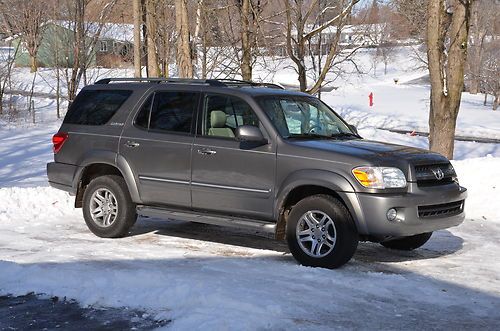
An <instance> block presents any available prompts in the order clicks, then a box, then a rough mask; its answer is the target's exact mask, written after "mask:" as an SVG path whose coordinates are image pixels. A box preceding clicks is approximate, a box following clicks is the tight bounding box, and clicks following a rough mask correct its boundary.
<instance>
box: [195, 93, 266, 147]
mask: <svg viewBox="0 0 500 331" xmlns="http://www.w3.org/2000/svg"><path fill="white" fill-rule="evenodd" d="M204 116H205V119H204V123H205V126H204V134H205V135H208V136H218V137H226V138H234V136H235V129H236V128H237V127H238V126H242V125H253V126H259V119H258V118H257V116H256V115H255V113H254V112H253V110H252V108H250V106H249V105H248V104H247V103H246V102H245V101H243V100H241V99H240V98H236V97H231V96H226V95H208V96H207V97H206V102H205V109H204Z"/></svg>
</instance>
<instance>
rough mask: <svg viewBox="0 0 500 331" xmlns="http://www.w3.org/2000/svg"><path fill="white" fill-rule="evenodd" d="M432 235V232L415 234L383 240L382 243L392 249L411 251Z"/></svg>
mask: <svg viewBox="0 0 500 331" xmlns="http://www.w3.org/2000/svg"><path fill="white" fill-rule="evenodd" d="M431 236H432V232H426V233H421V234H416V235H414V236H409V237H402V238H398V239H393V240H388V241H383V242H381V243H380V244H381V245H382V246H384V247H387V248H390V249H397V250H400V251H411V250H414V249H417V248H419V247H421V246H423V245H424V244H425V243H426V242H427V241H429V239H430V238H431Z"/></svg>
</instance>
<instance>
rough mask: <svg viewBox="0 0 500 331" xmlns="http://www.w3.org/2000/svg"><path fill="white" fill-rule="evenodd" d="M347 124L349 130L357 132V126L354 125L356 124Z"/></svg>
mask: <svg viewBox="0 0 500 331" xmlns="http://www.w3.org/2000/svg"><path fill="white" fill-rule="evenodd" d="M348 126H349V129H351V131H353V132H354V133H355V134H358V128H357V127H356V125H352V124H348Z"/></svg>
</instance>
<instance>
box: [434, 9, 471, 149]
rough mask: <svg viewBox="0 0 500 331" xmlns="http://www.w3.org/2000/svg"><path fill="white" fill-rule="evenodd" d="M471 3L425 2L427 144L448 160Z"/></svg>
mask: <svg viewBox="0 0 500 331" xmlns="http://www.w3.org/2000/svg"><path fill="white" fill-rule="evenodd" d="M474 1H475V0H449V1H447V0H428V23H427V57H428V63H429V74H430V81H431V95H430V99H431V105H430V114H429V145H430V149H431V150H433V151H435V152H439V153H441V154H444V155H445V156H447V157H448V158H450V159H451V158H453V149H454V142H455V127H456V121H457V116H458V111H459V109H460V101H461V97H462V91H463V86H464V67H465V61H466V59H467V39H468V34H469V25H470V8H471V4H472V3H473V2H474Z"/></svg>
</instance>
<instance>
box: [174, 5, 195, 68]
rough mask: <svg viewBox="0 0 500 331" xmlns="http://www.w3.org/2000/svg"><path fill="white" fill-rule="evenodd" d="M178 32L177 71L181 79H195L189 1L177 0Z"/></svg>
mask: <svg viewBox="0 0 500 331" xmlns="http://www.w3.org/2000/svg"><path fill="white" fill-rule="evenodd" d="M175 12H176V16H175V19H176V31H177V69H178V72H179V77H183V78H192V77H193V61H192V57H191V55H192V54H191V43H190V38H189V19H188V6H187V0H175Z"/></svg>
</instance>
